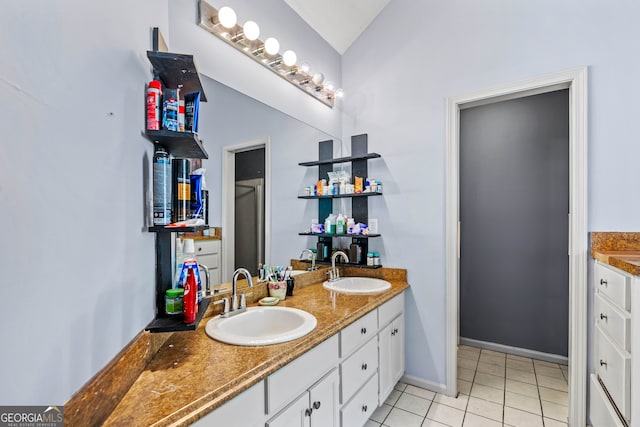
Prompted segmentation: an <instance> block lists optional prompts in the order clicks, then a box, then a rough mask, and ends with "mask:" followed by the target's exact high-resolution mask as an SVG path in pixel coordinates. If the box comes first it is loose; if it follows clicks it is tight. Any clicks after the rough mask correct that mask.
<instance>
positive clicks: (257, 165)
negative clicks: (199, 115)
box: [221, 138, 271, 282]
mask: <svg viewBox="0 0 640 427" xmlns="http://www.w3.org/2000/svg"><path fill="white" fill-rule="evenodd" d="M270 166H271V144H270V141H269V139H268V138H264V139H260V140H254V141H248V142H245V143H242V144H238V145H233V146H227V147H223V149H222V247H223V250H222V271H221V274H222V281H223V282H230V281H231V279H232V275H233V272H234V271H235V269H236V268H238V267H244V268H247V269H248V270H249V272H251V273H252V274H253V275H255V274H256V272H257V268H258V263H259V262H263V263H269V258H270V256H269V254H270V248H271V245H270V227H269V224H270V210H271V209H270V206H271V194H270V187H271V186H270V182H271V170H270Z"/></svg>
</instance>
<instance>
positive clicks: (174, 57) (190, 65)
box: [147, 50, 207, 102]
mask: <svg viewBox="0 0 640 427" xmlns="http://www.w3.org/2000/svg"><path fill="white" fill-rule="evenodd" d="M147 58H149V61H150V62H151V65H153V70H154V72H156V73H157V74H158V76H159V77H160V80H162V82H163V83H164V85H165V86H166V87H168V88H170V89H177V88H178V87H180V90H181V91H182V93H185V94H187V93H193V92H200V101H202V102H207V97H206V96H205V94H204V89H203V88H202V83H201V82H200V76H199V74H198V69H197V68H196V64H195V62H194V61H193V55H183V54H179V53H169V52H156V51H151V50H148V51H147Z"/></svg>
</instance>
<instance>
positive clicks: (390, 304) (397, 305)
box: [378, 293, 404, 328]
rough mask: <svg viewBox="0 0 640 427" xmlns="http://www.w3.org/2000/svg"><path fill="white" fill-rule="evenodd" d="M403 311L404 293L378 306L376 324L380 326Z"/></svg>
mask: <svg viewBox="0 0 640 427" xmlns="http://www.w3.org/2000/svg"><path fill="white" fill-rule="evenodd" d="M403 311H404V293H402V294H400V295H398V296H396V297H394V298H392V299H390V300H389V301H387V302H386V303H384V304H383V305H381V306H380V307H378V324H379V325H380V328H383V327H384V326H386V325H387V324H388V323H389V322H391V321H392V320H393V319H395V318H396V317H397V316H398V315H399V314H401V313H402V312H403Z"/></svg>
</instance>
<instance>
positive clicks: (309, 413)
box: [304, 408, 313, 417]
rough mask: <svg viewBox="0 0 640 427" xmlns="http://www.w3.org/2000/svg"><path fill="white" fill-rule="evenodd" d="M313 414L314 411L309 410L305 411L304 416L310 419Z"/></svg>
mask: <svg viewBox="0 0 640 427" xmlns="http://www.w3.org/2000/svg"><path fill="white" fill-rule="evenodd" d="M312 412H313V409H311V408H307V409H305V410H304V415H305V416H307V417H310V416H311V413H312Z"/></svg>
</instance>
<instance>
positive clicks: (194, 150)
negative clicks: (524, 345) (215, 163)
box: [145, 129, 209, 159]
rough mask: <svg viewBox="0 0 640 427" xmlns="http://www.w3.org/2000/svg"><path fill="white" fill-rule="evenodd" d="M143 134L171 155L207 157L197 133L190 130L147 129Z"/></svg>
mask: <svg viewBox="0 0 640 427" xmlns="http://www.w3.org/2000/svg"><path fill="white" fill-rule="evenodd" d="M145 136H146V137H147V139H149V140H150V141H151V142H154V143H156V144H159V145H161V146H163V147H164V148H166V149H167V151H168V152H169V153H170V154H171V155H173V157H180V158H183V159H208V158H209V155H208V154H207V151H206V150H205V149H204V146H203V145H202V142H201V141H200V140H199V139H198V134H196V133H192V132H174V131H170V130H164V129H163V130H147V131H146V132H145Z"/></svg>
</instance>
